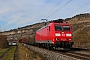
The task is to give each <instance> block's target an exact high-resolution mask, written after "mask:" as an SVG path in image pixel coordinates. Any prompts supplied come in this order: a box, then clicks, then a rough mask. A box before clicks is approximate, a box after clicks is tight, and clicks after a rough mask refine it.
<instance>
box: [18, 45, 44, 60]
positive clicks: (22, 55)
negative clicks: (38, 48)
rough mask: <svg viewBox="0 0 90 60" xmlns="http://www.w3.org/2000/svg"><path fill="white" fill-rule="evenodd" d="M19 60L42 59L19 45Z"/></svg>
mask: <svg viewBox="0 0 90 60" xmlns="http://www.w3.org/2000/svg"><path fill="white" fill-rule="evenodd" d="M18 50H19V60H43V57H41V56H40V55H38V54H37V53H34V52H33V51H30V50H29V49H27V48H26V47H24V46H22V45H21V44H19V49H18Z"/></svg>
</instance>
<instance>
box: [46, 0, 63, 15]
mask: <svg viewBox="0 0 90 60" xmlns="http://www.w3.org/2000/svg"><path fill="white" fill-rule="evenodd" d="M61 1H62V0H60V1H59V3H57V4H56V5H55V6H54V7H53V8H52V9H51V10H50V12H48V14H50V13H51V12H52V11H53V10H54V9H55V8H56V7H57V6H58V5H59V4H60V3H61ZM48 14H47V15H48Z"/></svg>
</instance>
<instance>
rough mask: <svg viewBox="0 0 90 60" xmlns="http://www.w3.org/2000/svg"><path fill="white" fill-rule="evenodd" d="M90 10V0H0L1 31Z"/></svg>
mask: <svg viewBox="0 0 90 60" xmlns="http://www.w3.org/2000/svg"><path fill="white" fill-rule="evenodd" d="M89 12H90V0H0V31H7V30H11V29H16V28H20V27H24V26H27V25H32V24H35V23H40V22H43V21H41V19H48V20H49V21H50V20H55V19H59V18H60V19H66V18H71V17H73V16H75V15H77V14H83V13H89Z"/></svg>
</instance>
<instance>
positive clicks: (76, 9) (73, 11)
mask: <svg viewBox="0 0 90 60" xmlns="http://www.w3.org/2000/svg"><path fill="white" fill-rule="evenodd" d="M89 4H90V2H89V3H87V4H85V5H83V6H82V7H81V8H83V7H85V6H87V5H89ZM81 8H78V9H76V10H75V11H73V12H71V13H70V14H68V15H67V16H69V15H71V14H72V13H74V12H76V11H78V10H80V9H81Z"/></svg>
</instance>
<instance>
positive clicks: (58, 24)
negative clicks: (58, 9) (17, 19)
mask: <svg viewBox="0 0 90 60" xmlns="http://www.w3.org/2000/svg"><path fill="white" fill-rule="evenodd" d="M35 42H36V44H38V45H39V46H43V47H48V48H53V47H55V48H58V47H60V48H70V47H72V45H73V42H72V26H71V25H70V23H68V22H63V20H60V19H59V20H57V21H52V22H51V23H49V24H48V25H46V26H44V27H42V28H40V29H39V30H37V31H36V38H35Z"/></svg>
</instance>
